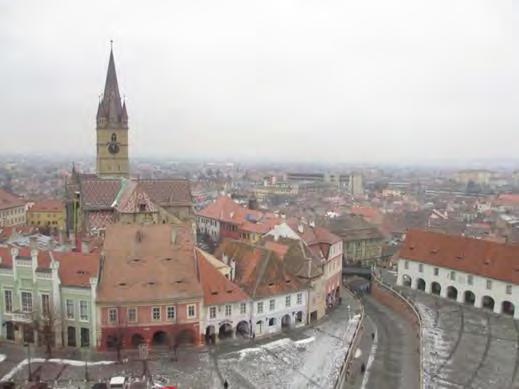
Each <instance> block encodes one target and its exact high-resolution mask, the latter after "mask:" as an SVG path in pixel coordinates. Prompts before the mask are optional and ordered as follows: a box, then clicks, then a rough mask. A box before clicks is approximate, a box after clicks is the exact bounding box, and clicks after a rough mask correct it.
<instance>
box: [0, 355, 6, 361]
mask: <svg viewBox="0 0 519 389" xmlns="http://www.w3.org/2000/svg"><path fill="white" fill-rule="evenodd" d="M5 358H6V356H5V354H0V363H2V362H3V361H5Z"/></svg>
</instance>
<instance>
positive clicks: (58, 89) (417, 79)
mask: <svg viewBox="0 0 519 389" xmlns="http://www.w3.org/2000/svg"><path fill="white" fill-rule="evenodd" d="M49 4H50V5H49ZM370 5H375V6H377V7H378V8H379V10H381V8H383V7H386V9H385V11H386V12H377V13H372V12H371V9H370V8H369V7H370ZM57 6H58V5H57V3H47V4H46V5H45V6H42V5H40V4H38V3H26V5H19V4H16V5H14V4H7V3H4V4H2V5H0V7H1V9H2V12H1V15H2V16H0V20H1V21H2V23H0V25H1V26H2V27H0V32H1V34H0V45H1V46H2V47H3V48H4V51H5V52H6V53H7V55H6V60H5V61H3V62H2V64H0V70H1V72H2V74H3V78H5V79H4V81H5V85H6V87H5V88H3V89H2V91H0V104H1V106H3V107H4V109H5V114H4V115H3V118H2V135H3V142H2V144H1V145H0V152H2V153H8V152H9V153H42V154H44V153H46V152H51V153H56V154H59V155H77V156H93V155H94V153H95V150H94V148H93V147H92V144H93V143H94V139H95V112H96V109H97V99H98V96H99V93H101V91H102V86H103V83H104V75H105V70H106V66H107V63H108V53H109V48H110V44H109V41H110V40H111V39H113V40H114V42H115V43H114V53H115V61H116V67H117V71H118V76H119V79H120V85H121V94H122V95H124V96H126V101H127V104H128V115H129V127H130V130H129V136H130V143H131V144H132V148H131V149H130V156H131V157H150V156H157V157H166V158H170V159H175V158H178V159H200V158H209V159H213V158H214V159H231V160H239V159H240V158H243V159H249V160H251V159H252V160H254V159H256V160H263V159H266V160H273V161H294V162H298V161H300V162H311V161H316V162H318V161H322V162H351V163H359V162H364V163H366V162H367V163H370V162H371V163H398V162H408V163H413V162H423V161H441V160H455V161H469V160H471V161H473V160H492V159H505V160H506V159H511V160H513V159H514V158H516V152H515V150H517V147H518V146H519V144H518V142H519V141H518V140H517V139H518V137H517V136H515V132H516V129H517V128H518V126H519V118H518V117H517V115H516V114H515V107H516V106H517V103H518V102H519V92H518V91H519V82H518V81H519V78H518V76H517V72H516V71H515V69H517V64H519V57H518V56H517V53H516V52H515V51H514V50H513V42H514V40H515V39H514V38H516V37H517V35H518V34H517V33H518V28H517V27H516V25H517V23H516V24H515V25H514V21H517V19H518V14H519V13H518V9H517V6H514V5H511V7H512V8H511V9H508V8H507V5H506V4H505V3H504V2H497V3H493V4H492V5H485V4H483V3H481V2H475V3H473V2H471V3H468V2H466V3H465V6H467V7H468V8H467V7H463V6H462V5H457V6H455V7H448V6H447V5H446V3H438V4H435V5H430V4H428V5H423V4H415V3H412V2H404V3H403V4H401V5H399V7H390V6H388V5H385V4H383V3H382V2H374V4H368V5H343V4H341V3H339V2H332V3H330V4H328V5H327V6H326V7H323V6H322V4H319V5H318V4H316V3H312V2H309V3H305V4H298V3H287V4H285V5H283V6H282V5H279V4H278V5H276V4H275V3H268V2H267V3H262V5H261V6H254V5H253V4H250V5H248V6H247V5H243V4H238V3H235V2H226V3H222V4H220V5H219V6H218V7H216V5H214V4H213V5H211V4H209V3H205V2H202V3H198V4H188V3H184V2H178V3H175V4H174V5H171V6H169V7H164V6H162V5H158V4H153V5H152V6H150V7H149V8H147V9H144V10H143V9H138V7H137V6H136V5H135V4H133V3H129V4H126V3H125V4H124V8H122V5H121V4H118V3H109V5H108V6H106V7H104V6H103V8H101V3H94V4H92V5H90V4H89V5H88V6H86V5H80V6H77V7H76V6H74V7H72V6H64V7H62V8H61V9H60V12H59V13H57V12H55V11H56V7H57ZM513 7H515V8H513ZM29 9H30V10H32V13H31V12H28V11H29ZM137 11H138V12H137ZM36 15H37V18H36ZM410 16H412V17H410ZM92 19H95V20H96V23H94V24H95V26H94V24H92V25H88V23H89V20H92ZM43 21H45V25H44V24H43ZM49 21H50V22H49ZM135 23H140V25H142V26H145V27H146V28H142V29H131V28H130V27H131V26H134V25H135ZM439 25H441V26H442V28H441V29H440V28H438V26H439ZM29 26H30V27H31V28H29ZM74 31H77V33H76V32H74ZM447 38H448V39H447ZM42 134H45V135H44V136H42Z"/></svg>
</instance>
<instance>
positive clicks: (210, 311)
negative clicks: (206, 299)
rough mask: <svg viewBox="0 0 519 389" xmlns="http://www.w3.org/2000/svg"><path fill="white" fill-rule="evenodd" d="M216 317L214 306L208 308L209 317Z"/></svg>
mask: <svg viewBox="0 0 519 389" xmlns="http://www.w3.org/2000/svg"><path fill="white" fill-rule="evenodd" d="M215 317H216V307H210V308H209V319H214V318H215Z"/></svg>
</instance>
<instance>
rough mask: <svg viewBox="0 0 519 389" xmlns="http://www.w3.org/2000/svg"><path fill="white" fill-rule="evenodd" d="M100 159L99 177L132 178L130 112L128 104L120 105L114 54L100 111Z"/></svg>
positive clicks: (98, 143) (111, 55) (98, 146)
mask: <svg viewBox="0 0 519 389" xmlns="http://www.w3.org/2000/svg"><path fill="white" fill-rule="evenodd" d="M96 133H97V160H96V173H97V175H98V176H99V177H126V178H128V177H129V175H130V167H129V161H128V113H127V112H126V102H122V103H121V96H120V94H119V85H118V84H117V74H116V73H115V63H114V53H113V49H112V48H111V49H110V60H109V62H108V72H107V74H106V83H105V91H104V94H103V98H102V99H101V101H100V102H99V107H98V108H97V128H96Z"/></svg>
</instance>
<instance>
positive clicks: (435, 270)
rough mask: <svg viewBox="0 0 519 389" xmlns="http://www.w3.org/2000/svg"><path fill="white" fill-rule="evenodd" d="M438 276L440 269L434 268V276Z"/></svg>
mask: <svg viewBox="0 0 519 389" xmlns="http://www.w3.org/2000/svg"><path fill="white" fill-rule="evenodd" d="M438 274H440V269H438V268H437V267H435V268H434V275H435V276H437V275H438Z"/></svg>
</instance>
